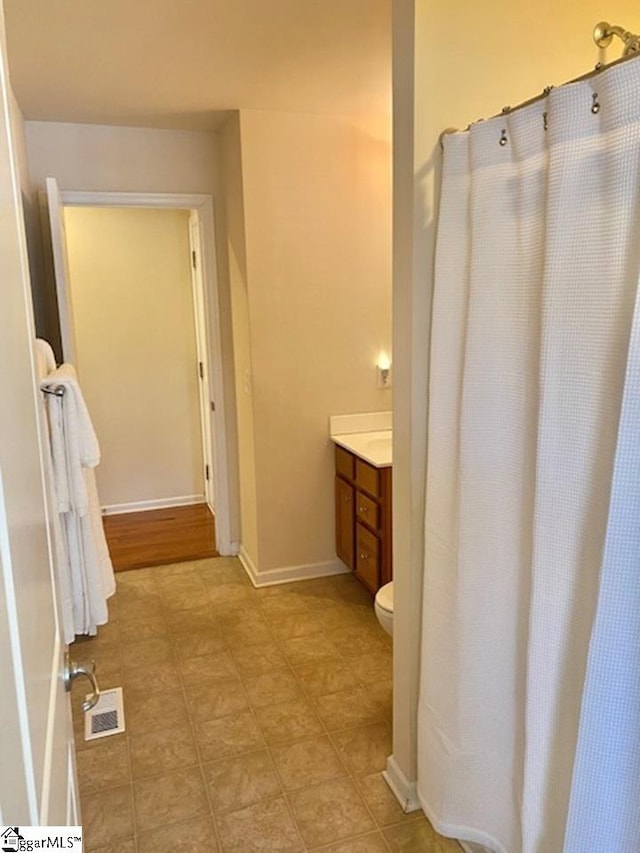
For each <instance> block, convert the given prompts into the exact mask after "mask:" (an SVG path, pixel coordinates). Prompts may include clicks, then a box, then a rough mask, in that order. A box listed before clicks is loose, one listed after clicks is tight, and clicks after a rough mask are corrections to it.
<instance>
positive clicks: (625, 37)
mask: <svg viewBox="0 0 640 853" xmlns="http://www.w3.org/2000/svg"><path fill="white" fill-rule="evenodd" d="M614 36H618V38H620V39H622V41H623V42H624V51H623V54H622V56H621V57H620V58H619V59H614V60H613V61H612V62H607V63H606V64H605V63H603V62H598V64H597V65H596V67H595V68H594V69H593V71H587V73H586V74H581V75H580V76H579V77H574V78H573V79H572V80H568V81H567V82H566V83H563V84H562V85H564V86H569V85H571V83H580V82H581V81H582V80H590V79H591V78H592V77H597V75H598V74H601V73H602V72H603V71H606V70H607V69H608V68H612V67H613V66H614V65H620V64H621V63H622V62H626V60H627V59H634V58H636V57H638V56H639V55H640V35H635V34H634V33H630V32H629V31H628V30H625V29H623V28H622V27H619V26H617V25H616V24H613V25H612V24H608V23H607V22H606V21H601V22H600V23H599V24H596V26H595V27H594V28H593V40H594V42H595V43H596V44H597V45H598V47H608V46H609V45H610V44H611V42H612V40H613V37H614ZM553 88H554V87H553V86H545V88H544V89H543V90H542V92H540V94H539V95H534V96H533V98H529V99H528V100H526V101H522V102H521V103H519V104H516V106H515V107H503V108H502V111H501V112H499V113H496V115H494V116H490V118H489V119H487V121H488V120H490V119H492V118H499V117H500V116H505V115H511V113H514V112H516V111H517V110H522V109H524V107H529V106H531V104H535V103H537V102H538V101H542V100H543V99H544V98H546V97H547V95H548V94H549V92H550V91H551V90H552V89H553ZM484 120H485V119H478V121H484ZM472 124H477V122H471V124H469V125H467V130H469V128H470V127H471V125H472ZM449 133H459V128H457V127H447V128H446V129H445V130H443V131H442V133H441V134H440V147H441V148H442V147H443V142H444V137H445V136H447V135H448V134H449Z"/></svg>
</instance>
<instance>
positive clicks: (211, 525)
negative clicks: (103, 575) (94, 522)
mask: <svg viewBox="0 0 640 853" xmlns="http://www.w3.org/2000/svg"><path fill="white" fill-rule="evenodd" d="M102 521H103V524H104V530H105V534H106V537H107V542H108V544H109V551H110V553H111V560H112V562H113V568H114V570H115V571H116V572H123V571H126V570H127V569H141V568H144V567H145V566H160V565H162V564H164V563H183V562H185V561H187V560H201V559H204V558H205V557H217V556H218V552H217V550H216V528H215V520H214V517H213V515H212V513H211V511H210V510H209V507H208V506H207V505H206V504H194V505H192V506H176V507H171V508H169V509H157V510H147V511H145V512H129V513H123V514H121V515H105V516H104V517H103V519H102Z"/></svg>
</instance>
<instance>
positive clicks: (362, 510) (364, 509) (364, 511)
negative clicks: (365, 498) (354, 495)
mask: <svg viewBox="0 0 640 853" xmlns="http://www.w3.org/2000/svg"><path fill="white" fill-rule="evenodd" d="M368 511H369V510H368V508H367V507H366V506H359V507H358V512H361V513H362V514H363V515H364V514H365V513H367V512H368Z"/></svg>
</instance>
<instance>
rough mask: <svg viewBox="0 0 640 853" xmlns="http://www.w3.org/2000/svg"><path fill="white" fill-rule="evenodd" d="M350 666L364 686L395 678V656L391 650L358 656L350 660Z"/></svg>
mask: <svg viewBox="0 0 640 853" xmlns="http://www.w3.org/2000/svg"><path fill="white" fill-rule="evenodd" d="M349 664H350V665H351V667H352V668H353V671H354V672H355V673H356V675H357V676H358V679H359V680H360V681H361V682H362V683H363V684H371V683H377V682H379V681H388V680H389V678H392V677H393V654H392V652H391V650H389V651H377V652H375V653H374V654H366V655H357V656H356V657H353V658H349Z"/></svg>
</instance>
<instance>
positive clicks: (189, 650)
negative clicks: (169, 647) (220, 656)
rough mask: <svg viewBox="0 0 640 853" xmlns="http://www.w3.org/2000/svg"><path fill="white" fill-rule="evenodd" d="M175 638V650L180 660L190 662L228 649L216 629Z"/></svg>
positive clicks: (191, 632) (178, 635)
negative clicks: (192, 659)
mask: <svg viewBox="0 0 640 853" xmlns="http://www.w3.org/2000/svg"><path fill="white" fill-rule="evenodd" d="M172 636H173V649H174V651H175V653H176V656H177V657H178V659H179V660H189V658H198V657H202V656H203V655H214V654H217V653H218V652H220V651H223V650H224V649H226V643H225V641H224V639H223V638H222V637H221V636H219V635H218V633H217V631H216V630H215V629H214V628H210V629H209V630H204V631H202V630H201V631H190V632H188V633H186V634H175V635H172Z"/></svg>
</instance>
